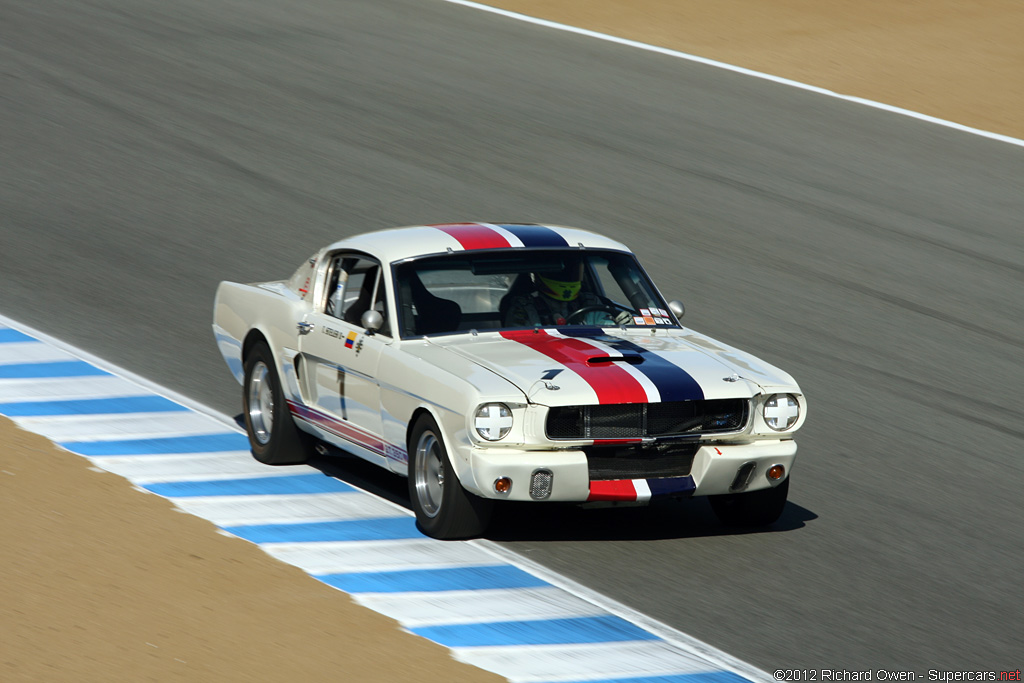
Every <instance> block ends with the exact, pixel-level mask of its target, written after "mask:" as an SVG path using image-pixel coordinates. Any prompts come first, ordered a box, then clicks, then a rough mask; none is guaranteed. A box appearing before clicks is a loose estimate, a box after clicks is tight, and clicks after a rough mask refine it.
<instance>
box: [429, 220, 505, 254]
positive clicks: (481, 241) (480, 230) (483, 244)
mask: <svg viewBox="0 0 1024 683" xmlns="http://www.w3.org/2000/svg"><path fill="white" fill-rule="evenodd" d="M430 227H432V228H437V229H438V230H440V231H441V232H445V233H448V234H449V235H451V236H452V237H454V238H455V239H457V240H458V241H459V244H461V245H462V248H463V249H502V248H506V249H507V248H508V247H511V246H512V245H511V244H509V243H508V240H507V239H505V237H504V236H503V235H502V234H501V233H500V232H498V231H497V230H494V229H493V228H488V227H487V226H486V225H480V224H479V223H446V224H443V225H431V226H430Z"/></svg>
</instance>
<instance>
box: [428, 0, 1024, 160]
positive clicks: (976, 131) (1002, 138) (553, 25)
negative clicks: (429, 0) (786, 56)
mask: <svg viewBox="0 0 1024 683" xmlns="http://www.w3.org/2000/svg"><path fill="white" fill-rule="evenodd" d="M444 1H445V2H449V3H451V4H453V5H462V6H464V7H471V8H473V9H478V10H481V11H483V12H490V13H491V14H498V15H500V16H503V17H506V18H509V19H515V20H516V21H522V22H526V23H528V24H536V25H537V26H543V27H545V28H550V29H555V30H556V31H566V32H568V33H575V34H577V35H581V36H587V37H588V38H597V39H598V40H604V41H607V42H609V43H617V44H619V45H625V46H627V47H632V48H636V49H639V50H646V51H647V52H655V53H657V54H661V55H666V56H668V57H675V58H677V59H685V60H687V61H690V62H696V63H698V64H704V65H706V66H713V67H715V68H718V69H725V70H726V71H732V72H734V73H738V74H743V75H744V76H753V77H754V78H760V79H762V80H766V81H772V82H773V83H779V84H781V85H787V86H790V87H793V88H799V89H800V90H807V91H809V92H813V93H817V94H819V95H825V96H826V97H833V98H835V99H839V100H845V101H846V102H852V103H854V104H862V105H864V106H866V107H871V108H873V109H881V110H882V111H887V112H890V113H893V114H899V115H900V116H908V117H910V118H913V119H918V120H919V121H926V122H928V123H934V124H936V125H939V126H944V127H946V128H952V129H954V130H958V131H961V132H964V133H970V134H971V135H979V136H981V137H984V138H989V139H990V140H998V141H999V142H1005V143H1008V144H1011V145H1017V146H1018V147H1024V140H1021V139H1018V138H1014V137H1010V136H1008V135H1001V134H999V133H993V132H990V131H987V130H981V129H980V128H972V127H970V126H965V125H963V124H959V123H954V122H952V121H947V120H945V119H940V118H938V117H935V116H929V115H927V114H922V113H920V112H916V111H911V110H910V109H903V108H901V107H894V106H892V105H889V104H884V103H882V102H875V101H874V100H868V99H865V98H862V97H854V96H852V95H843V94H841V93H837V92H834V91H832V90H828V89H826V88H819V87H817V86H814V85H808V84H807V83H801V82H799V81H793V80H790V79H788V78H782V77H780V76H773V75H771V74H766V73H763V72H761V71H754V70H752V69H745V68H743V67H740V66H734V65H732V64H726V63H725V62H718V61H715V60H713V59H707V58H705V57H698V56H697V55H691V54H687V53H685V52H679V51H678V50H670V49H668V48H665V47H659V46H657V45H650V44H648V43H641V42H639V41H636V40H629V39H627V38H620V37H618V36H613V35H609V34H607V33H599V32H597V31H590V30H587V29H584V28H579V27H577V26H569V25H568V24H559V23H557V22H554V21H548V20H547V19H538V18H537V17H531V16H527V15H525V14H519V13H517V12H510V11H508V10H503V9H498V8H497V7H490V6H488V5H481V4H480V3H477V2H469V0H444Z"/></svg>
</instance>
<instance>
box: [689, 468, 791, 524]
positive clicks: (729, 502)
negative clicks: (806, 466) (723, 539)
mask: <svg viewBox="0 0 1024 683" xmlns="http://www.w3.org/2000/svg"><path fill="white" fill-rule="evenodd" d="M788 497H789V477H786V479H785V481H783V482H782V483H781V484H779V485H778V486H776V487H774V488H770V489H762V490H760V491H752V492H750V493H729V494H725V495H722V496H708V501H709V502H710V503H711V509H712V510H714V512H715V515H717V517H718V519H719V521H720V522H722V524H726V525H728V526H768V525H769V524H772V523H774V522H776V521H777V520H778V519H779V517H781V516H782V510H783V509H784V508H785V507H786V499H787V498H788Z"/></svg>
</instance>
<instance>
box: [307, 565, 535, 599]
mask: <svg viewBox="0 0 1024 683" xmlns="http://www.w3.org/2000/svg"><path fill="white" fill-rule="evenodd" d="M316 578H318V579H320V580H321V581H323V582H324V583H326V584H327V585H329V586H334V587H335V588H339V589H341V590H343V591H345V592H346V593H408V592H419V591H458V590H486V589H488V588H539V587H541V586H548V585H550V584H548V582H547V581H544V580H543V579H540V578H537V577H536V576H534V575H533V574H529V573H527V572H524V571H523V570H522V569H519V568H517V567H513V566H512V565H495V566H484V567H450V568H446V569H407V570H403V571H396V572H357V573H352V574H324V575H322V576H317V577H316Z"/></svg>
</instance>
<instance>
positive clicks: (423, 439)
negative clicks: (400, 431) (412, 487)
mask: <svg viewBox="0 0 1024 683" xmlns="http://www.w3.org/2000/svg"><path fill="white" fill-rule="evenodd" d="M441 457H442V456H441V443H440V442H439V441H438V440H437V437H436V436H435V435H434V433H433V432H424V433H423V435H422V436H420V440H419V443H417V444H416V471H415V472H414V473H413V476H414V477H415V478H416V480H415V483H416V499H417V500H418V501H419V505H420V509H421V510H422V511H423V513H424V514H426V515H427V517H436V516H437V513H439V512H440V511H441V496H442V495H443V493H444V466H443V464H442V462H441Z"/></svg>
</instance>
